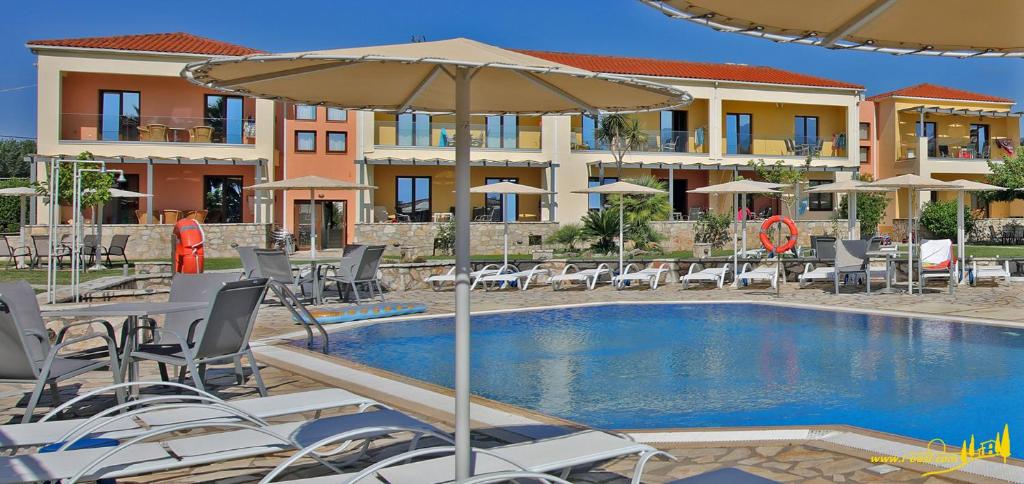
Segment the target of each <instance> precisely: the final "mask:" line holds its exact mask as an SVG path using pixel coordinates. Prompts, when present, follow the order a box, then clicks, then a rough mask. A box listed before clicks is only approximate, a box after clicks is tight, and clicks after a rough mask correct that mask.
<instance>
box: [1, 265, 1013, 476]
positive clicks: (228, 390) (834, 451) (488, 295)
mask: <svg viewBox="0 0 1024 484" xmlns="http://www.w3.org/2000/svg"><path fill="white" fill-rule="evenodd" d="M827 289H828V288H827V287H825V286H818V287H812V288H807V289H797V288H796V284H786V285H784V287H783V289H782V291H781V298H779V300H781V301H783V302H789V303H803V304H821V305H827V306H839V307H850V308H861V309H886V310H895V311H914V312H920V313H927V314H934V315H951V316H970V317H984V318H990V319H999V320H1005V321H1008V322H1012V323H1020V324H1024V313H1022V312H1021V311H1020V310H1019V308H1020V307H1024V306H1022V303H1024V292H1022V291H1021V289H1020V286H1019V285H1016V286H1000V287H977V288H971V287H966V286H964V287H961V288H959V290H958V292H957V294H956V296H950V295H949V294H947V293H945V292H944V291H943V290H941V288H940V287H939V286H938V285H936V287H935V289H934V291H932V292H930V293H928V294H925V295H923V296H908V295H902V294H886V295H872V296H866V295H864V294H863V293H853V292H852V291H844V293H843V294H840V295H838V296H835V295H832V294H830V293H828V292H827ZM390 299H391V300H395V301H399V300H400V301H416V302H425V303H427V304H428V305H429V307H430V313H435V314H439V313H448V312H451V311H452V310H453V303H454V295H453V293H452V292H451V291H443V292H433V291H409V292H404V293H395V294H391V295H390ZM709 300H756V301H773V300H776V298H775V295H774V292H773V291H770V290H768V289H766V288H751V289H726V290H716V289H691V290H687V291H682V290H681V289H680V286H679V285H676V284H669V285H667V286H663V287H661V288H659V289H657V290H654V291H649V290H646V289H644V290H638V289H628V290H624V291H615V290H614V289H611V288H609V287H601V288H598V289H597V290H595V291H581V290H569V291H563V292H553V291H551V289H550V288H548V287H545V286H538V287H536V288H531V289H530V290H528V291H518V290H509V291H501V292H497V291H492V292H484V291H476V292H474V293H473V295H472V304H473V309H474V310H475V311H484V310H498V309H509V308H523V307H538V306H549V305H557V304H567V303H586V302H602V301H709ZM296 329H297V327H296V326H294V325H292V324H291V322H290V320H289V318H288V317H287V316H286V313H285V312H284V310H283V309H282V308H280V307H275V306H264V308H263V309H262V310H261V313H260V317H259V323H258V326H257V331H256V334H255V338H257V339H273V337H274V336H280V335H282V334H285V333H293V332H295V331H296ZM218 371H219V373H218ZM154 373H155V369H153V368H145V367H144V375H148V376H150V377H153V376H154V375H153V374H154ZM211 375H212V382H211V383H212V384H213V385H215V388H216V390H217V392H218V393H219V394H220V395H221V396H223V397H224V398H226V399H229V400H231V399H238V398H251V397H254V396H255V395H256V392H255V389H254V388H252V387H250V386H245V387H235V386H232V385H231V384H232V383H233V377H232V376H231V375H230V372H229V371H228V369H224V370H211ZM263 376H264V379H265V380H266V382H267V385H268V387H269V389H270V392H271V393H272V394H284V393H292V392H297V391H302V390H308V389H313V388H317V387H321V386H323V383H320V382H317V381H314V380H312V379H310V378H308V377H305V376H302V375H299V374H296V373H292V372H287V371H283V370H280V369H277V368H273V367H267V368H265V369H264V371H263ZM105 382H109V376H107V375H104V374H102V373H93V374H90V375H88V376H85V377H82V378H79V379H73V380H70V381H68V382H64V384H62V386H61V394H62V397H63V398H70V396H71V395H73V394H75V393H76V392H81V391H83V390H85V389H89V388H93V387H96V386H98V385H101V384H104V383H105ZM27 389H28V388H27V387H18V386H13V385H0V422H5V423H10V422H14V421H16V420H17V419H18V418H20V415H21V413H22V412H23V411H24V405H25V402H26V400H27V395H26V393H25V392H26V391H27ZM384 403H389V402H388V401H387V400H384ZM107 404H109V402H98V403H97V404H94V405H93V406H92V407H91V408H86V409H83V413H84V414H88V413H90V412H94V411H97V409H101V408H104V406H105V405H107ZM47 405H50V401H49V397H48V395H46V394H45V392H44V395H43V397H42V402H41V404H40V408H39V410H38V412H37V415H41V413H42V412H45V411H46V410H47V409H48V407H47ZM399 409H401V410H404V411H408V412H410V413H412V414H414V415H415V416H417V417H420V418H423V419H425V420H426V421H428V422H431V423H434V424H435V425H437V426H438V427H440V428H442V429H444V430H449V431H450V430H451V426H450V421H449V420H448V419H446V418H430V417H428V416H424V415H421V414H416V413H415V412H413V411H412V410H411V409H408V408H401V407H399ZM332 413H337V412H327V414H328V415H329V414H332ZM306 417H307V418H308V417H309V416H306ZM291 418H293V419H294V418H298V417H294V416H293V417H291ZM502 435H503V436H505V438H507V434H502ZM404 438H405V437H404V436H402V435H398V436H397V437H396V438H391V439H386V440H383V441H380V442H378V443H376V444H375V445H374V446H373V448H372V450H371V453H370V456H369V458H368V459H364V461H363V462H361V463H359V464H357V466H358V465H365V464H366V462H369V461H372V460H375V459H380V458H381V457H382V456H385V455H392V454H393V453H396V452H398V451H399V450H401V449H402V448H403V446H402V441H403V439H404ZM473 438H474V445H477V446H480V447H489V446H494V445H500V444H502V443H506V441H505V440H499V439H498V438H497V437H495V436H494V435H491V434H490V433H487V432H485V431H482V430H481V431H475V432H474V434H473ZM658 447H659V448H662V449H663V450H666V451H668V452H669V453H671V454H672V455H673V456H675V457H676V458H677V459H678V461H676V462H671V461H659V460H652V461H650V462H649V463H648V464H647V467H646V472H645V474H644V481H645V482H652V483H664V482H670V481H672V480H674V479H680V478H684V477H688V476H693V475H697V474H700V473H703V472H707V471H711V470H714V469H717V468H721V467H736V468H739V469H742V470H745V471H747V472H750V473H753V474H757V475H760V476H763V477H765V478H769V479H772V480H776V481H779V482H807V483H821V482H927V483H938V482H964V481H957V480H955V479H954V477H960V478H963V476H950V475H944V476H934V477H922V475H921V473H920V470H911V469H901V470H899V471H896V472H893V473H889V474H885V475H880V474H877V473H875V472H872V471H871V470H868V468H869V467H872V464H871V463H870V462H869V461H868V460H867V456H866V455H862V454H858V453H857V452H855V451H852V450H849V449H844V448H835V447H829V446H828V445H827V444H823V443H819V442H815V441H796V442H781V443H780V442H773V443H743V444H737V445H729V444H701V445H693V444H688V445H682V444H679V445H665V446H663V445H659V446H658ZM287 455H288V454H287V453H283V454H278V455H273V456H267V457H260V458H255V459H245V460H241V461H235V462H227V463H221V464H216V465H208V466H202V467H197V468H193V469H188V470H184V471H178V472H169V473H162V474H158V475H151V476H144V477H141V478H132V479H122V480H120V481H121V482H225V483H228V482H230V483H235V482H255V481H257V480H259V478H260V477H262V475H264V474H265V473H266V472H267V471H268V470H269V469H270V468H272V467H273V466H274V465H276V464H277V463H278V462H280V461H281V460H282V459H283V458H285V457H287ZM635 463H636V460H635V458H625V459H619V460H617V461H613V462H610V463H606V464H604V465H602V466H598V467H595V468H592V469H588V470H585V471H580V472H576V473H574V474H573V475H572V476H570V480H571V481H573V482H587V483H620V482H628V477H630V476H631V475H632V470H633V465H634V464H635ZM297 469H298V471H297V472H295V473H292V474H290V475H289V476H287V477H286V478H297V477H305V476H310V475H319V474H323V473H324V472H325V469H324V468H323V467H320V466H318V465H316V464H313V463H312V462H309V463H308V464H307V465H302V466H299V467H297ZM970 482H984V481H979V480H978V479H971V480H970Z"/></svg>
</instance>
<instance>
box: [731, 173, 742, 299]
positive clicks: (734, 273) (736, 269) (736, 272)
mask: <svg viewBox="0 0 1024 484" xmlns="http://www.w3.org/2000/svg"><path fill="white" fill-rule="evenodd" d="M739 197H740V194H739V193H733V194H732V217H731V218H732V285H733V286H735V287H739V282H740V281H739V280H738V279H737V276H739V273H740V268H739V266H738V264H739V254H738V253H737V247H736V229H737V228H739V227H738V224H737V223H736V213H737V210H738V209H737V208H736V207H737V205H738V202H737V200H739Z"/></svg>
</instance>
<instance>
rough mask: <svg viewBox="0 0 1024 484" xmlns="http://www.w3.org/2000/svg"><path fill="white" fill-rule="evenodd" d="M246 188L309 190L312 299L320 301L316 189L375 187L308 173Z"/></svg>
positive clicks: (364, 188) (370, 188) (369, 188)
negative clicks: (317, 263)
mask: <svg viewBox="0 0 1024 484" xmlns="http://www.w3.org/2000/svg"><path fill="white" fill-rule="evenodd" d="M245 188H246V189H248V190H284V191H287V190H309V255H310V259H312V260H313V266H314V267H313V273H312V277H313V299H314V300H315V301H316V302H317V303H319V302H320V285H319V284H318V282H317V277H318V275H317V269H316V267H315V266H316V228H317V226H316V191H317V190H373V189H376V188H377V187H375V186H372V185H363V184H360V183H353V182H350V181H345V180H335V179H334V178H327V177H323V176H316V175H309V176H300V177H297V178H288V179H285V180H277V181H272V182H267V183H257V184H256V185H251V186H247V187H245Z"/></svg>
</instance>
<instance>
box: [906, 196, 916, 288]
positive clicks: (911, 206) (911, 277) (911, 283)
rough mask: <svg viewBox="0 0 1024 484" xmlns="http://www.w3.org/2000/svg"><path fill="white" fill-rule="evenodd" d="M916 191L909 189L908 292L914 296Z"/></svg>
mask: <svg viewBox="0 0 1024 484" xmlns="http://www.w3.org/2000/svg"><path fill="white" fill-rule="evenodd" d="M914 239H915V237H914V189H913V188H910V187H907V292H908V293H910V294H914Z"/></svg>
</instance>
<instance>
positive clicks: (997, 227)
mask: <svg viewBox="0 0 1024 484" xmlns="http://www.w3.org/2000/svg"><path fill="white" fill-rule="evenodd" d="M892 225H893V233H894V237H895V239H896V240H897V241H900V242H903V241H905V240H906V238H907V219H905V218H898V219H894V220H893V222H892ZM1004 227H1013V228H1014V230H1018V229H1017V227H1024V218H980V219H977V220H975V221H974V230H972V231H971V233H969V234H967V241H968V242H969V243H972V244H992V245H999V244H1002V239H1001V238H1002V233H1003V228H1004ZM993 234H995V235H994V238H993ZM921 238H922V239H933V238H935V236H934V235H933V234H932V233H931V231H929V230H928V229H926V228H925V227H924V226H921ZM954 242H955V241H954Z"/></svg>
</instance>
